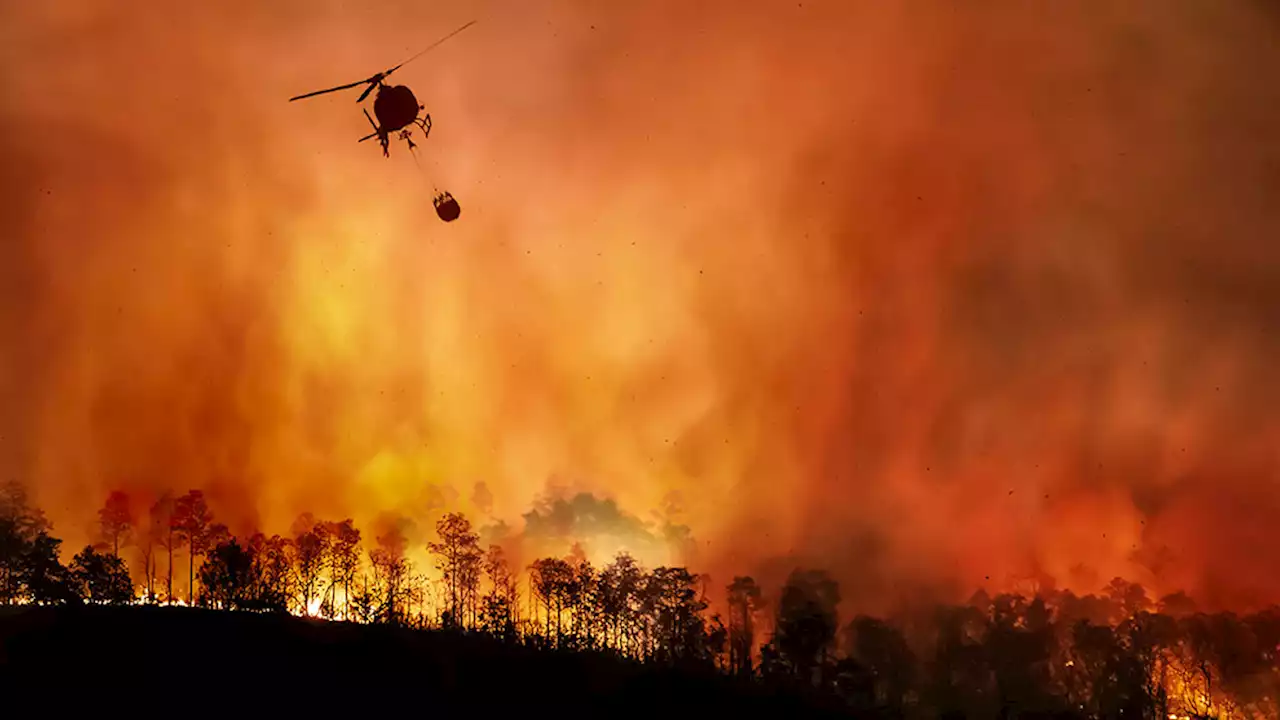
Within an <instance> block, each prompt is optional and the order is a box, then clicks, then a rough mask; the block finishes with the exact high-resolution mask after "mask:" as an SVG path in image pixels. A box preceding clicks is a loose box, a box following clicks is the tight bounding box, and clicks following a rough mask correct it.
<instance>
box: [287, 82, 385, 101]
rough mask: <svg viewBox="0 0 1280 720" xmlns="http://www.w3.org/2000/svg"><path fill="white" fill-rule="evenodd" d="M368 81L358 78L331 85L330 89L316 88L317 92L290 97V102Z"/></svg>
mask: <svg viewBox="0 0 1280 720" xmlns="http://www.w3.org/2000/svg"><path fill="white" fill-rule="evenodd" d="M367 82H369V81H368V80H357V81H355V82H353V83H347V84H346V85H339V86H338V87H331V88H329V89H328V90H316V91H315V92H309V93H307V94H306V95H297V96H294V97H291V98H289V102H293V101H294V100H302V99H304V98H309V97H315V96H316V95H324V94H325V93H331V92H337V91H339V90H346V89H348V88H353V87H356V86H357V85H363V84H365V83H367Z"/></svg>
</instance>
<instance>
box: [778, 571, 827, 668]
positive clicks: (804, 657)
mask: <svg viewBox="0 0 1280 720" xmlns="http://www.w3.org/2000/svg"><path fill="white" fill-rule="evenodd" d="M839 603H840V588H839V586H838V585H837V584H836V581H835V580H832V579H831V578H830V577H829V576H828V575H827V574H826V573H825V572H822V571H820V570H796V571H794V572H792V573H791V575H790V577H788V578H787V583H786V585H784V586H783V588H782V597H781V598H780V599H779V602H778V613H777V619H776V620H775V622H774V636H773V641H772V644H773V645H774V647H775V648H776V649H777V651H778V656H779V659H780V660H781V661H782V662H783V663H784V664H785V666H786V667H787V668H788V669H789V671H790V673H791V674H792V675H794V676H795V677H796V678H798V679H801V680H803V681H804V682H807V683H814V682H817V681H818V677H817V675H816V671H818V670H820V669H821V668H822V667H823V666H824V665H825V664H826V661H827V653H828V652H829V651H830V649H831V644H832V642H833V641H834V640H835V636H836V629H837V625H836V622H837V617H836V606H837V605H839Z"/></svg>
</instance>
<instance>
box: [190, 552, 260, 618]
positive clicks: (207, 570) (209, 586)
mask: <svg viewBox="0 0 1280 720" xmlns="http://www.w3.org/2000/svg"><path fill="white" fill-rule="evenodd" d="M253 571H254V556H253V552H252V551H251V550H249V549H248V548H246V547H244V546H242V545H241V544H240V542H239V541H238V540H236V539H234V538H232V539H229V540H224V541H222V542H219V543H218V544H217V545H215V546H214V547H213V548H212V550H210V552H209V554H208V557H207V558H206V559H205V561H204V563H203V564H202V565H201V566H200V584H201V586H202V587H203V588H204V592H203V596H204V600H205V602H206V604H208V605H211V606H212V607H215V608H220V609H224V610H242V609H246V608H248V607H251V606H252V602H251V601H252V590H253V586H254V580H255V578H254V572H253Z"/></svg>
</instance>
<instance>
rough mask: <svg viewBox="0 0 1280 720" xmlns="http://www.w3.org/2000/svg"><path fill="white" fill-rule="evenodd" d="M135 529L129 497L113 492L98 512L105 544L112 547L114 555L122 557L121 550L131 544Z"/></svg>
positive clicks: (117, 491) (120, 492)
mask: <svg viewBox="0 0 1280 720" xmlns="http://www.w3.org/2000/svg"><path fill="white" fill-rule="evenodd" d="M133 527H134V518H133V508H132V506H131V504H130V502H129V496H128V495H126V494H125V493H123V492H122V491H120V490H113V491H112V492H111V494H110V495H108V496H107V501H106V503H105V504H104V505H103V506H102V509H101V510H99V511H98V528H99V531H100V532H101V534H102V540H103V542H105V543H107V545H108V546H110V548H111V554H112V555H114V556H116V557H117V558H118V557H120V548H121V547H123V546H125V545H127V544H128V543H129V541H130V539H131V536H132V533H133Z"/></svg>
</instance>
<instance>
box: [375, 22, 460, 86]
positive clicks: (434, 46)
mask: <svg viewBox="0 0 1280 720" xmlns="http://www.w3.org/2000/svg"><path fill="white" fill-rule="evenodd" d="M475 24H476V21H475V20H472V21H471V22H469V23H467V24H466V25H463V26H462V27H460V28H458V29H457V30H454V31H453V32H451V33H449V34H448V35H445V36H444V37H442V38H440V39H439V40H437V41H435V42H433V43H431V44H430V45H428V46H427V48H426V49H425V50H423V51H422V52H419V53H418V54H417V55H414V56H413V57H411V58H409V59H408V60H405V61H404V62H402V63H400V64H399V65H397V66H395V67H393V68H391V69H390V70H388V71H386V72H385V73H383V74H382V77H384V78H385V77H386V76H388V75H390V74H391V73H393V72H395V71H397V70H399V69H400V68H402V67H404V66H405V65H408V64H409V63H411V62H413V61H414V60H417V59H418V58H420V57H422V56H423V55H426V54H427V53H429V52H431V51H432V50H435V49H436V48H437V47H438V46H440V45H441V44H442V43H444V41H445V40H448V39H449V38H451V37H453V36H454V35H457V34H458V33H460V32H462V31H463V30H466V29H467V28H469V27H471V26H472V25H475Z"/></svg>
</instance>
